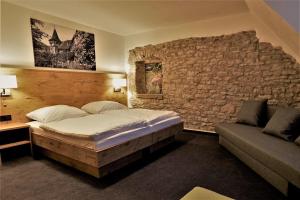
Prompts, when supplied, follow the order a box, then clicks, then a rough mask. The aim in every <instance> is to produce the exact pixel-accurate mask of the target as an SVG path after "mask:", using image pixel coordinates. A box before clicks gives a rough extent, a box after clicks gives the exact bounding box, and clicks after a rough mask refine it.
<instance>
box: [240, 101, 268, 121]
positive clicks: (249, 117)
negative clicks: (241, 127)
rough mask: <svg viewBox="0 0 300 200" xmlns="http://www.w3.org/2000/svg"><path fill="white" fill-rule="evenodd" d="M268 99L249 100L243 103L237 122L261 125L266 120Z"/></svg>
mask: <svg viewBox="0 0 300 200" xmlns="http://www.w3.org/2000/svg"><path fill="white" fill-rule="evenodd" d="M266 108H267V100H257V101H256V100H249V101H245V102H243V104H242V107H241V109H240V111H239V113H238V115H237V122H238V123H242V124H249V125H253V126H259V125H261V124H264V123H265V120H266Z"/></svg>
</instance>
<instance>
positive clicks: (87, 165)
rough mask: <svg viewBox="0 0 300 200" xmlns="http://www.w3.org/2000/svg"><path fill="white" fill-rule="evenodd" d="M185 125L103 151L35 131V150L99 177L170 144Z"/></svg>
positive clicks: (166, 129)
mask: <svg viewBox="0 0 300 200" xmlns="http://www.w3.org/2000/svg"><path fill="white" fill-rule="evenodd" d="M182 129H183V123H179V124H176V125H173V126H170V127H168V128H165V129H162V130H159V131H157V132H153V133H151V134H147V135H145V136H142V137H138V138H135V139H133V140H130V141H128V142H125V143H121V144H119V145H116V146H112V147H109V148H107V149H104V150H100V151H95V150H92V149H87V148H83V147H80V146H77V145H71V144H68V143H66V142H64V141H61V140H58V139H53V138H49V137H46V136H44V135H40V134H35V133H34V131H33V132H32V142H33V147H34V148H33V154H34V155H38V154H41V155H44V156H46V157H49V158H51V159H54V160H56V161H58V162H61V163H63V164H66V165H68V166H71V167H73V168H75V169H78V170H80V171H83V172H85V173H87V174H90V175H92V176H94V177H97V178H100V177H103V176H105V175H107V174H109V173H111V172H113V171H115V170H117V169H120V168H121V167H123V166H125V165H127V164H129V163H131V162H134V161H136V160H138V159H140V158H142V157H143V155H144V154H145V153H152V152H153V151H156V150H157V149H159V148H161V147H163V146H165V145H167V144H169V143H170V142H172V141H173V140H174V136H175V135H176V134H177V133H179V132H181V131H182Z"/></svg>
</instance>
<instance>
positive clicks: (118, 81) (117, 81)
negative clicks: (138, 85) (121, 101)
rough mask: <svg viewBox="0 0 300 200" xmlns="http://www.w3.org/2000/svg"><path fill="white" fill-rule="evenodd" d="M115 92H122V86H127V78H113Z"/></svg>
mask: <svg viewBox="0 0 300 200" xmlns="http://www.w3.org/2000/svg"><path fill="white" fill-rule="evenodd" d="M112 85H113V87H114V92H121V88H122V87H126V86H127V80H126V79H125V78H115V79H113V80H112Z"/></svg>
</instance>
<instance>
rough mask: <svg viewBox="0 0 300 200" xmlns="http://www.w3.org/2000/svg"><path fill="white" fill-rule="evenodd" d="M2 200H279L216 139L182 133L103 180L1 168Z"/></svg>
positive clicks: (35, 168)
mask: <svg viewBox="0 0 300 200" xmlns="http://www.w3.org/2000/svg"><path fill="white" fill-rule="evenodd" d="M0 176H1V177H0V178H1V182H0V183H1V185H0V199H1V200H2V199H3V200H4V199H5V200H13V199H22V200H36V199H41V200H49V199H50V200H52V199H55V200H62V199H63V200H68V199H71V200H85V199H89V200H94V199H97V200H100V199H103V200H106V199H109V200H117V199H118V200H122V199H130V200H141V199H142V200H148V199H149V200H150V199H151V200H160V199H162V200H176V199H180V198H181V197H182V196H184V195H185V194H186V193H187V192H189V191H190V190H191V189H192V188H193V187H195V186H201V187H205V188H207V189H210V190H213V191H216V192H219V193H221V194H224V195H227V196H229V197H232V198H235V199H239V200H248V199H255V200H260V199H261V200H268V199H272V200H280V199H285V197H284V196H283V195H282V194H281V193H280V192H278V191H277V190H276V189H275V188H273V187H272V186H271V185H270V184H268V183H267V182H266V181H264V180H263V179H262V178H261V177H260V176H258V175H257V174H255V172H253V171H252V170H251V169H250V168H248V167H247V166H245V165H244V164H243V163H242V162H240V161H239V160H238V159H237V158H236V157H234V156H233V155H232V154H230V153H229V152H228V151H227V150H226V149H224V148H223V147H221V146H219V144H218V137H217V136H211V135H204V134H193V133H189V132H184V133H182V134H180V135H179V136H178V137H177V141H176V143H174V144H173V145H171V146H169V147H167V148H165V149H163V150H162V151H160V152H158V153H156V154H155V155H153V156H152V157H151V158H149V159H147V160H145V159H144V160H140V161H138V162H136V163H134V164H132V165H130V166H128V167H125V168H123V169H122V170H120V171H118V172H116V173H114V174H112V175H110V176H107V177H105V178H103V179H100V180H98V179H95V178H93V177H91V176H89V175H86V174H84V173H81V172H79V171H76V170H74V169H72V168H69V167H66V166H64V165H61V164H59V163H57V162H55V161H52V160H48V159H41V160H33V159H32V158H31V157H22V158H18V159H16V160H13V161H8V162H6V163H3V166H2V168H1V175H0Z"/></svg>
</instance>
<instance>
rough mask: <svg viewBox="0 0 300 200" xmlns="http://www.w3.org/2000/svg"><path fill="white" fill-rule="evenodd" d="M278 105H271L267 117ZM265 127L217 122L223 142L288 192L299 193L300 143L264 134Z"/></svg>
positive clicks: (245, 161) (281, 189) (250, 165)
mask: <svg viewBox="0 0 300 200" xmlns="http://www.w3.org/2000/svg"><path fill="white" fill-rule="evenodd" d="M275 109H276V108H274V107H269V108H268V118H270V117H271V116H272V115H273V113H274V112H275ZM262 129H263V128H260V127H254V126H249V125H244V124H237V123H221V124H218V125H217V126H216V132H217V133H218V134H219V143H220V145H222V146H224V147H225V148H226V149H228V150H229V151H230V152H231V153H233V154H234V155H235V156H237V157H238V158H239V159H240V160H242V161H243V162H244V163H245V164H246V165H248V166H249V167H250V168H252V169H253V170H254V171H255V172H256V173H258V174H259V175H260V176H262V177H263V178H264V179H265V180H267V181H268V182H269V183H271V184H272V185H273V186H274V187H276V188H277V189H278V190H279V191H281V192H282V193H283V194H285V195H286V196H291V193H297V194H299V188H300V146H298V145H296V144H295V143H293V142H288V141H285V140H283V139H281V138H277V137H274V136H271V135H267V134H264V133H262ZM291 191H292V192H291ZM294 191H296V192H294Z"/></svg>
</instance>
